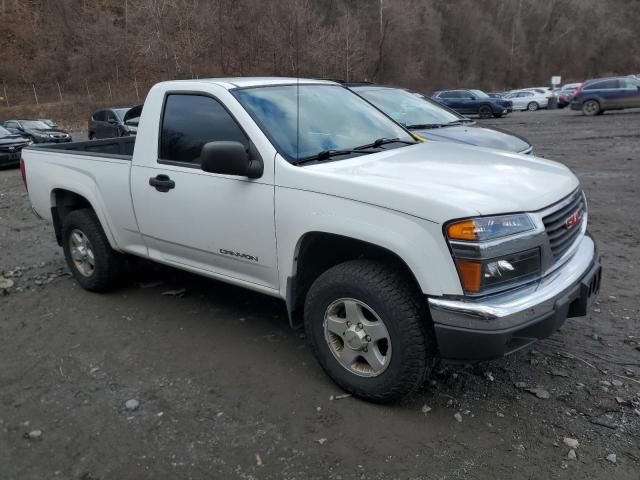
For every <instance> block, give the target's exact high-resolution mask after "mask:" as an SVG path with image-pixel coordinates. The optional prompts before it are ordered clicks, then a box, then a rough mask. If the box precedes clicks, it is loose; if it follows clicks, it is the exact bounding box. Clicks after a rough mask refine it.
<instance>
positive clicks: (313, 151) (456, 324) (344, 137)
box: [21, 78, 601, 402]
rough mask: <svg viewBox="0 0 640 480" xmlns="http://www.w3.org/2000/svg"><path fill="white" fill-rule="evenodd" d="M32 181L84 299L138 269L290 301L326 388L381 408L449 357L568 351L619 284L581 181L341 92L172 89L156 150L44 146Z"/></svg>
mask: <svg viewBox="0 0 640 480" xmlns="http://www.w3.org/2000/svg"><path fill="white" fill-rule="evenodd" d="M134 144H135V149H134ZM85 150H86V151H85ZM114 152H119V153H114ZM21 171H22V174H23V180H24V183H25V186H26V187H27V190H28V195H29V199H30V201H31V204H32V206H33V209H34V212H36V213H37V215H39V216H41V217H43V218H44V219H45V220H47V221H49V222H52V223H53V230H54V232H55V235H56V238H57V240H58V242H59V244H60V245H61V246H62V248H63V251H64V255H65V259H66V261H67V265H68V266H69V269H70V270H71V272H72V274H73V276H74V278H75V279H76V281H77V282H78V283H79V284H80V285H81V286H82V287H84V288H86V289H88V290H93V291H105V290H108V289H110V288H114V287H115V286H117V285H118V283H119V282H120V281H121V280H122V278H123V272H124V269H125V261H126V256H125V255H126V254H131V255H135V256H138V257H144V258H149V259H151V260H154V261H156V262H160V263H164V264H167V265H172V266H174V267H176V268H180V269H183V270H188V271H191V272H194V273H197V274H200V275H205V276H208V277H211V278H215V279H218V280H220V281H223V282H228V283H232V284H235V285H239V286H242V287H246V288H249V289H252V290H256V291H259V292H262V293H265V294H267V295H271V296H274V297H277V298H281V299H282V300H284V302H285V303H286V306H287V311H288V313H289V318H290V322H291V324H292V325H293V326H299V325H304V328H305V331H306V338H307V339H308V341H309V343H310V346H311V349H312V350H313V353H314V354H315V356H316V358H317V359H318V362H319V363H320V365H321V366H322V368H323V369H324V370H325V372H326V373H327V374H328V375H329V376H330V377H331V378H332V379H333V380H334V381H335V382H336V383H337V384H338V385H339V386H340V387H342V388H343V389H344V390H346V391H348V392H350V393H352V394H354V395H356V396H359V397H361V398H364V399H368V400H372V401H376V402H389V401H392V400H397V399H399V398H400V397H403V396H404V395H406V394H408V393H409V392H411V391H414V390H416V389H417V388H419V387H421V386H422V385H423V383H424V381H425V379H426V378H427V377H428V375H429V372H430V370H431V369H432V368H433V366H434V365H435V361H436V358H437V356H440V357H442V358H449V359H453V360H462V361H466V360H473V361H476V360H481V359H491V358H496V357H500V356H502V355H504V354H507V353H511V352H514V351H517V350H520V349H522V348H523V347H525V346H527V345H529V344H531V343H533V342H534V341H535V340H536V339H539V338H544V337H546V336H548V335H550V334H551V333H552V332H554V331H555V330H556V329H558V328H560V326H562V324H563V323H564V321H565V319H566V318H567V317H574V316H581V315H586V314H587V312H588V311H589V308H590V305H591V303H592V302H593V301H594V298H595V297H596V294H597V292H598V288H599V285H600V278H601V273H600V272H601V267H600V262H599V255H598V252H597V250H596V247H595V243H594V241H593V239H592V237H591V236H590V235H589V234H587V230H586V229H587V217H588V216H587V211H586V208H587V202H586V200H585V195H584V193H583V192H582V190H581V187H580V183H579V181H578V179H577V178H576V176H575V175H574V174H573V173H571V171H570V170H569V169H568V168H567V167H566V166H564V165H562V164H560V163H556V162H552V161H548V160H545V159H542V158H534V157H531V156H527V155H517V154H513V153H508V152H499V151H496V150H490V149H483V148H476V147H470V146H466V145H455V144H452V143H446V142H425V143H417V142H415V141H414V138H413V137H412V136H411V135H410V134H409V132H407V131H406V130H404V129H403V128H402V127H401V126H400V125H398V124H397V123H396V122H394V121H393V120H391V119H390V118H389V117H387V116H386V115H384V114H383V113H382V112H380V111H379V110H378V109H376V108H375V107H373V106H372V105H371V104H370V103H368V102H366V101H365V100H363V99H362V98H361V97H359V96H358V95H356V94H354V93H353V92H350V91H349V90H347V89H346V88H343V87H342V86H340V85H339V84H336V83H333V82H322V81H318V80H304V79H299V78H272V79H270V78H266V79H265V78H234V79H212V80H202V79H201V80H197V81H190V80H181V81H176V82H163V83H159V84H157V85H155V86H154V87H152V88H151V90H150V91H149V92H148V95H147V98H146V101H145V107H144V109H143V111H142V116H141V120H140V134H139V135H138V136H137V137H120V138H114V139H106V140H95V141H93V142H92V141H87V142H76V143H72V144H68V145H52V146H47V147H46V148H43V147H39V146H32V147H27V148H26V149H25V150H24V151H23V155H22V168H21ZM276 240H277V241H276ZM89 321H90V320H89ZM168 341H170V340H168ZM265 361H266V360H265ZM199 367H202V368H206V366H204V365H199Z"/></svg>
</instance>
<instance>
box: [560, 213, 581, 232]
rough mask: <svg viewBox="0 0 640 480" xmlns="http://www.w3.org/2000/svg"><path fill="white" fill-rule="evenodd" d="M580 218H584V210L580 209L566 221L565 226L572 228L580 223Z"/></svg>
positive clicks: (568, 228)
mask: <svg viewBox="0 0 640 480" xmlns="http://www.w3.org/2000/svg"><path fill="white" fill-rule="evenodd" d="M580 220H582V210H580V209H578V210H576V211H575V212H573V213H572V214H571V215H570V216H569V217H568V218H567V219H566V220H565V221H564V228H566V229H567V230H571V229H573V228H575V227H576V226H577V225H579V224H580Z"/></svg>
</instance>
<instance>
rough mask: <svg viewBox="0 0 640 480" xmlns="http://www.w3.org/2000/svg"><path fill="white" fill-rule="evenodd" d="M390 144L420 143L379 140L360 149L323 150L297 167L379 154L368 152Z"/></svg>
mask: <svg viewBox="0 0 640 480" xmlns="http://www.w3.org/2000/svg"><path fill="white" fill-rule="evenodd" d="M388 143H404V144H406V145H415V144H417V143H419V142H412V141H409V140H400V139H399V138H379V139H377V140H375V141H374V142H372V143H367V144H366V145H360V146H359V147H353V148H342V149H335V150H323V151H321V152H319V153H317V154H316V155H312V156H310V157H306V158H302V159H300V160H298V161H297V162H296V165H300V164H302V163H308V162H321V161H323V160H328V159H330V158H333V157H338V156H340V155H349V154H350V153H364V154H369V153H377V151H375V150H367V149H370V148H379V147H381V146H382V145H386V144H388Z"/></svg>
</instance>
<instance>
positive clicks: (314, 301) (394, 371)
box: [304, 260, 436, 403]
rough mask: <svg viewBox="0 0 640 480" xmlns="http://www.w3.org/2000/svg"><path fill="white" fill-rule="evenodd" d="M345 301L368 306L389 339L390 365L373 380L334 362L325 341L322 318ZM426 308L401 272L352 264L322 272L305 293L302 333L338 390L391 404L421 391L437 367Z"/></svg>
mask: <svg viewBox="0 0 640 480" xmlns="http://www.w3.org/2000/svg"><path fill="white" fill-rule="evenodd" d="M344 298H347V299H355V300H357V301H360V302H363V303H365V304H366V305H367V306H370V307H371V309H372V310H374V311H375V312H376V313H377V314H378V315H379V317H380V318H381V319H382V320H383V322H384V326H385V327H386V329H387V331H388V333H389V338H390V342H391V346H390V348H391V356H390V361H389V363H388V366H387V367H386V369H385V370H384V371H382V373H380V374H378V375H377V376H374V377H362V376H358V375H357V374H355V373H352V372H351V371H350V370H348V369H347V368H346V367H344V366H343V365H342V364H341V363H340V362H339V361H338V360H337V359H336V357H335V356H334V354H333V353H332V351H331V349H330V347H329V344H328V341H327V339H326V338H325V328H324V323H325V312H327V309H328V307H329V306H330V305H331V304H333V303H334V302H335V301H337V300H339V299H344ZM424 305H425V304H424V302H423V301H422V298H421V295H420V292H419V291H417V290H416V288H415V287H414V284H413V282H412V280H411V279H409V278H408V276H407V275H406V274H404V273H403V272H402V271H400V270H399V269H397V268H395V267H393V266H391V265H387V264H385V263H382V262H378V261H372V260H352V261H348V262H345V263H342V264H339V265H336V266H335V267H332V268H331V269H329V270H327V271H326V272H324V273H323V274H322V275H320V276H319V277H318V278H317V279H316V281H315V282H314V283H313V285H312V286H311V288H310V289H309V292H308V294H307V297H306V301H305V308H304V317H305V318H304V324H305V332H306V335H307V338H308V340H309V342H310V344H311V348H312V350H313V353H314V354H315V356H316V358H317V360H318V362H319V363H320V365H321V366H322V368H323V369H324V371H325V372H326V373H327V375H329V377H331V379H332V380H333V381H334V382H335V383H336V384H337V385H338V386H339V387H340V388H342V389H343V390H345V391H347V392H349V393H351V394H353V395H355V396H357V397H360V398H362V399H365V400H369V401H372V402H378V403H388V402H394V401H397V400H399V399H400V398H402V397H404V396H406V395H407V394H409V393H411V392H412V391H414V390H415V389H416V388H419V387H420V386H422V385H423V384H424V382H425V380H426V378H427V376H428V374H429V373H430V371H431V369H432V368H433V366H434V364H435V356H436V343H435V333H434V331H433V326H432V325H431V323H430V320H429V319H428V314H427V312H426V309H425V307H424ZM343 348H346V347H343Z"/></svg>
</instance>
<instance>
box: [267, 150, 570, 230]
mask: <svg viewBox="0 0 640 480" xmlns="http://www.w3.org/2000/svg"><path fill="white" fill-rule="evenodd" d="M296 170H297V171H298V172H300V173H298V174H297V173H296ZM276 183H277V184H278V185H281V186H286V187H289V188H299V189H302V190H312V191H314V192H319V193H325V194H329V195H332V196H339V197H343V198H349V199H353V200H356V201H361V202H365V203H370V204H374V205H379V206H382V207H385V208H389V209H393V210H397V211H400V212H404V213H407V214H410V215H413V216H416V217H420V218H423V219H427V220H431V221H434V222H438V223H443V222H445V221H448V220H452V219H455V218H462V217H468V216H474V215H492V214H501V213H512V212H523V211H535V210H540V209H542V208H544V207H547V206H549V205H551V204H553V203H554V202H556V201H558V200H560V199H562V198H564V197H566V196H567V195H569V194H570V193H571V192H572V191H574V190H575V189H576V188H577V187H578V185H579V182H578V179H577V178H576V177H575V175H574V174H573V173H571V171H570V170H569V169H568V168H567V167H565V166H564V165H562V164H560V163H556V162H552V161H549V160H543V159H541V158H537V157H534V156H531V155H520V154H516V153H509V152H504V151H499V150H491V149H486V148H478V147H469V146H465V145H456V144H452V143H444V142H427V143H423V144H420V145H413V146H408V147H402V148H396V149H393V150H389V151H385V152H380V153H374V154H369V155H361V156H359V157H355V158H349V159H345V160H336V161H330V162H327V163H317V164H311V165H307V166H301V167H293V169H289V168H287V169H286V172H285V171H283V172H282V174H280V175H278V176H277V182H276Z"/></svg>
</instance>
